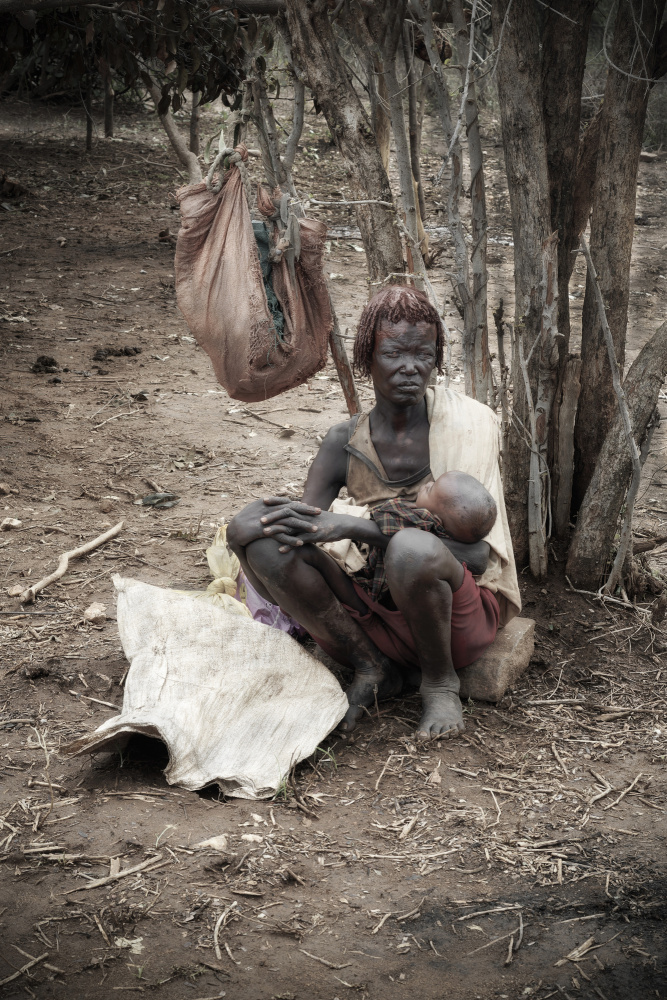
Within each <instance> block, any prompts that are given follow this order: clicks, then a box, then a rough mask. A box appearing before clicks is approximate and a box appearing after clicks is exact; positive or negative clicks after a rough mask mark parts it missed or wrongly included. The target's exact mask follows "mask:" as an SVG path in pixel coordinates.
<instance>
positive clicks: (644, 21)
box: [572, 0, 665, 511]
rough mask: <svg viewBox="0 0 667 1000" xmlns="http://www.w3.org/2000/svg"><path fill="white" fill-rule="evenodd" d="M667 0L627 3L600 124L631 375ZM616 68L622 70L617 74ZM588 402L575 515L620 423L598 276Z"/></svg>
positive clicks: (597, 218) (578, 435)
mask: <svg viewBox="0 0 667 1000" xmlns="http://www.w3.org/2000/svg"><path fill="white" fill-rule="evenodd" d="M664 8H665V0H619V3H618V9H617V14H616V23H615V26H614V40H613V44H612V46H611V52H610V54H609V58H610V61H611V64H613V65H610V66H609V70H608V74H607V83H606V87H605V97H604V103H603V105H602V113H601V122H600V147H599V152H598V158H597V170H596V175H595V188H594V198H593V213H592V217H591V235H590V249H591V256H592V258H593V263H594V265H595V270H596V271H597V274H598V278H599V282H600V287H601V289H602V294H603V298H604V302H605V308H606V313H607V319H608V321H609V327H610V329H611V333H612V337H613V340H614V350H615V352H616V358H617V360H618V363H619V365H620V367H621V370H623V363H624V359H625V336H626V327H627V320H628V299H629V293H630V255H631V251H632V236H633V230H634V217H635V200H636V189H637V169H638V165H639V154H640V152H641V146H642V137H643V132H644V121H645V118H646V106H647V103H648V96H649V90H650V86H649V83H648V82H647V80H650V78H651V77H652V73H653V70H654V66H655V40H656V37H657V34H658V29H659V26H660V21H661V19H662V14H663V11H664ZM615 67H618V69H617V68H615ZM581 360H582V374H581V396H580V399H579V412H578V415H577V423H576V426H575V433H574V441H575V462H576V465H575V476H574V485H573V498H572V499H573V509H574V510H575V511H576V510H578V508H579V506H580V504H581V503H582V501H583V499H584V496H585V494H586V491H587V489H588V486H589V484H590V483H591V480H592V477H593V474H594V471H595V467H596V463H597V460H598V455H599V454H600V449H601V447H602V444H603V442H604V440H605V437H606V435H607V432H608V430H609V428H610V426H611V424H612V421H613V420H614V417H615V411H616V401H615V398H614V392H613V386H612V376H611V368H610V365H609V359H608V356H607V348H606V346H605V342H604V336H603V333H602V326H601V323H600V318H599V313H598V307H597V303H596V301H595V292H594V289H593V285H592V283H591V281H590V278H589V279H588V280H587V282H586V295H585V298H584V310H583V317H582V345H581Z"/></svg>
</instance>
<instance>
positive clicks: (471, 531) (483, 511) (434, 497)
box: [415, 472, 496, 545]
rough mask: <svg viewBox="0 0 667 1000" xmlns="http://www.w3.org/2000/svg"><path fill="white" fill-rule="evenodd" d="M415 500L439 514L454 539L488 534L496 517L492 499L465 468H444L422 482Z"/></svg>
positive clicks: (475, 539)
mask: <svg viewBox="0 0 667 1000" xmlns="http://www.w3.org/2000/svg"><path fill="white" fill-rule="evenodd" d="M415 504H416V506H417V507H424V508H425V509H426V510H428V511H430V513H431V514H435V516H436V517H438V518H440V520H441V521H442V524H443V527H444V529H445V531H446V532H447V534H449V535H451V537H452V538H453V539H455V540H456V541H457V542H464V543H466V544H468V545H472V544H473V543H474V542H479V541H480V540H481V539H482V538H484V537H485V535H488V533H489V532H490V531H491V528H492V527H493V525H494V524H495V521H496V502H495V500H494V499H493V497H492V496H491V494H490V493H489V491H488V490H487V489H485V487H484V486H482V484H481V483H480V482H479V480H478V479H475V477H474V476H469V475H468V474H467V473H466V472H445V473H443V475H442V476H438V478H437V479H436V480H435V482H432V483H425V484H424V485H423V486H422V488H421V489H420V490H419V493H418V494H417V499H416V500H415Z"/></svg>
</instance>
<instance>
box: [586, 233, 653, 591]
mask: <svg viewBox="0 0 667 1000" xmlns="http://www.w3.org/2000/svg"><path fill="white" fill-rule="evenodd" d="M579 247H580V248H581V252H582V253H583V255H584V257H585V258H586V267H587V268H588V276H589V279H590V281H591V284H592V286H593V291H594V292H595V299H596V302H597V306H598V312H599V315H600V325H601V327H602V332H603V335H604V339H605V343H606V345H607V354H608V356H609V365H610V367H611V377H612V384H613V387H614V395H615V396H616V402H617V403H618V409H619V412H620V414H621V419H622V421H623V430H624V431H625V437H626V441H627V444H628V449H629V451H630V457H631V458H632V479H631V481H630V488H629V490H628V494H627V497H626V500H625V515H624V517H623V526H622V528H621V536H620V538H619V542H618V548H617V550H616V556H615V558H614V563H613V565H612V567H611V572H610V574H609V577H608V579H607V582H606V583H605V585H604V587H602V588H601V589H602V590H606V591H607V593H608V594H613V593H614V591H615V590H616V587H617V586H618V585H619V583H620V582H621V575H622V573H623V564H624V562H625V557H626V556H627V554H628V550H629V548H630V542H631V541H632V515H633V512H634V506H635V500H636V498H637V491H638V490H639V483H640V480H641V475H642V464H641V457H640V455H639V448H638V447H637V442H636V441H635V436H634V434H633V433H632V419H631V417H630V411H629V409H628V401H627V399H626V398H625V392H624V391H623V386H622V384H621V371H620V367H619V364H618V361H617V360H616V351H615V349H614V338H613V337H612V335H611V330H610V329H609V322H608V320H607V312H606V310H605V306H604V299H603V298H602V289H601V288H600V282H599V280H598V276H597V272H596V270H595V265H594V264H593V258H592V257H591V252H590V250H589V247H588V243H587V242H586V239H585V237H584V236H582V237H581V238H580V240H579Z"/></svg>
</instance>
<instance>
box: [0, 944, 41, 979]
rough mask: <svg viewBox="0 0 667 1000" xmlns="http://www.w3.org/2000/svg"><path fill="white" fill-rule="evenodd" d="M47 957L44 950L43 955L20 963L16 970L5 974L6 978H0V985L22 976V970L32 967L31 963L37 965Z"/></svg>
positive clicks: (25, 970)
mask: <svg viewBox="0 0 667 1000" xmlns="http://www.w3.org/2000/svg"><path fill="white" fill-rule="evenodd" d="M48 957H49V953H48V951H45V952H44V954H43V955H39V956H38V957H37V958H33V959H32V961H31V962H26V964H25V965H22V966H21V968H20V969H19V970H18V971H17V972H13V973H12V974H11V976H7V978H6V979H0V986H5V985H6V984H7V983H11V982H12V980H13V979H18V978H19V976H22V975H23V973H24V972H27V971H28V969H32V967H33V965H37V963H38V962H43V961H44V959H45V958H48Z"/></svg>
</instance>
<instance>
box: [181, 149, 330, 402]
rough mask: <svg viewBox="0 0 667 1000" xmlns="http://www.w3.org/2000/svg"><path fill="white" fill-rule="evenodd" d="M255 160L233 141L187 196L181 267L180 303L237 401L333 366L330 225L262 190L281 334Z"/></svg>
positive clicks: (278, 194)
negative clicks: (256, 215)
mask: <svg viewBox="0 0 667 1000" xmlns="http://www.w3.org/2000/svg"><path fill="white" fill-rule="evenodd" d="M247 159H248V151H247V148H246V147H245V146H244V145H243V144H240V145H239V146H237V147H236V148H235V149H229V148H227V147H223V148H222V149H220V150H219V151H218V153H217V155H216V157H215V160H214V161H213V163H212V164H211V167H210V169H209V172H208V175H207V177H206V180H205V181H202V182H200V183H199V184H195V185H189V186H187V187H184V188H181V189H180V190H179V191H178V192H177V198H178V200H179V202H180V207H181V229H180V232H179V234H178V241H177V244H176V257H175V261H174V268H175V276H176V295H177V300H178V305H179V308H180V309H181V312H182V313H183V315H184V317H185V319H186V321H187V323H188V326H189V327H190V329H191V331H192V333H193V334H194V336H195V337H196V339H197V341H198V343H199V344H200V345H201V346H202V347H203V348H204V350H205V351H206V352H207V354H208V355H209V357H210V358H211V361H212V363H213V367H214V369H215V373H216V376H217V378H218V380H219V382H220V383H221V384H222V385H223V386H224V387H225V389H226V390H227V392H228V393H229V394H230V396H232V398H234V399H240V400H243V401H244V402H258V401H259V400H263V399H269V398H271V397H272V396H275V395H277V394H278V393H280V392H285V391H286V390H287V389H291V388H293V387H294V386H297V385H300V384H301V383H303V382H305V381H306V379H308V378H310V377H311V376H312V375H313V374H314V373H315V372H316V371H319V370H320V369H321V368H323V367H324V364H325V363H326V356H327V346H328V339H329V333H330V331H331V328H332V325H333V323H332V316H331V305H330V302H329V295H328V291H327V286H326V282H325V279H324V275H323V272H322V261H323V253H324V239H325V237H326V226H325V225H324V223H322V222H318V221H316V220H314V219H297V218H296V216H294V214H293V213H292V212H290V209H289V196H287V195H285V196H284V195H283V194H282V192H281V191H280V190H279V189H276V191H274V192H271V191H269V190H268V189H267V188H265V187H258V189H257V208H258V210H259V212H260V213H261V215H262V216H264V218H265V219H266V220H267V223H268V226H269V230H270V243H271V248H270V258H269V259H270V261H271V264H272V273H271V280H272V284H273V289H274V291H275V294H276V297H277V299H278V302H279V304H280V309H281V310H282V313H283V316H284V331H283V333H282V334H281V335H278V332H277V331H276V328H275V324H274V320H273V316H272V314H271V311H270V309H269V306H268V303H267V296H266V291H265V288H264V282H263V278H262V272H261V268H260V263H259V256H258V251H257V244H256V242H255V236H254V233H253V227H252V222H251V219H250V209H249V206H250V205H251V204H252V191H251V187H250V178H249V176H248V171H247V167H246V162H247ZM225 161H226V162H227V163H228V165H229V169H228V170H226V171H223V170H221V168H222V167H224V165H225ZM216 170H218V171H220V173H219V175H218V179H217V180H215V174H216ZM271 223H272V224H273V225H271Z"/></svg>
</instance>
